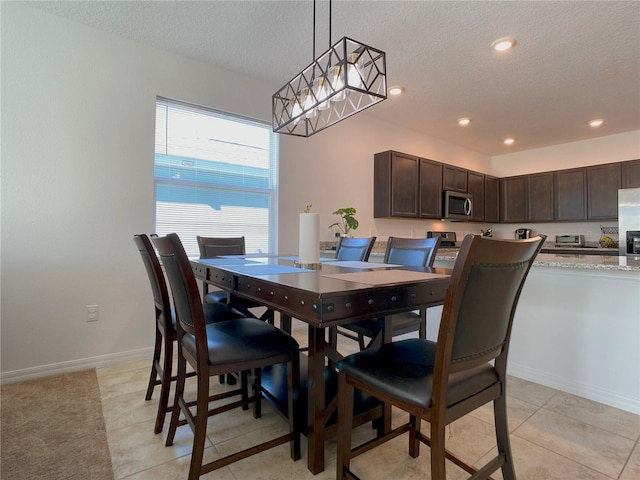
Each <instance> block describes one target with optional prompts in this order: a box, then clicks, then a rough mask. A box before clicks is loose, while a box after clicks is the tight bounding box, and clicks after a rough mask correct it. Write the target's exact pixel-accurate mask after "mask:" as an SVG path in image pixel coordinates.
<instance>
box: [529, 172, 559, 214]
mask: <svg viewBox="0 0 640 480" xmlns="http://www.w3.org/2000/svg"><path fill="white" fill-rule="evenodd" d="M527 219H528V221H530V222H553V219H554V188H553V172H543V173H533V174H529V175H527Z"/></svg>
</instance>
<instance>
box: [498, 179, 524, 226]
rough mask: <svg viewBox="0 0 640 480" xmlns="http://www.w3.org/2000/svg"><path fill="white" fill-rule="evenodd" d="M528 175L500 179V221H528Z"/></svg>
mask: <svg viewBox="0 0 640 480" xmlns="http://www.w3.org/2000/svg"><path fill="white" fill-rule="evenodd" d="M527 220H528V215H527V175H519V176H517V177H506V178H501V179H500V221H501V222H504V223H513V222H526V221H527Z"/></svg>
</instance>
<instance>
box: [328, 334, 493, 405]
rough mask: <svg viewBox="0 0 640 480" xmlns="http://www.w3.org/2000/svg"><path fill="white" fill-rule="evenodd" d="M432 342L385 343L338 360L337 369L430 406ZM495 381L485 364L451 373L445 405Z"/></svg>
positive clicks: (411, 402)
mask: <svg viewBox="0 0 640 480" xmlns="http://www.w3.org/2000/svg"><path fill="white" fill-rule="evenodd" d="M435 352H436V344H435V343H434V342H431V341H429V340H423V339H409V340H402V341H398V342H391V343H386V344H384V345H380V346H378V347H373V348H368V349H366V350H362V351H361V352H358V353H355V354H353V355H350V356H348V357H345V358H344V359H342V360H340V361H339V362H338V369H340V370H342V371H343V372H345V373H346V374H347V375H350V376H352V377H353V378H355V379H357V380H359V381H361V382H363V383H365V384H367V385H370V386H371V387H372V388H373V389H375V390H377V391H378V392H380V393H382V394H386V395H389V396H392V397H395V398H397V399H399V400H400V401H404V402H408V403H410V404H413V405H417V406H419V407H421V408H429V407H430V406H431V393H432V390H433V367H434V363H435ZM496 383H498V375H497V374H496V371H495V369H494V368H493V366H492V365H491V364H489V363H487V364H484V365H481V366H479V367H476V368H473V369H469V370H466V371H464V372H460V373H454V374H451V375H450V377H449V387H448V390H447V406H450V405H454V404H456V403H458V402H459V401H461V400H464V399H465V398H468V397H470V396H471V395H474V394H476V393H478V392H481V391H482V390H485V389H486V388H489V387H491V386H492V385H495V384H496Z"/></svg>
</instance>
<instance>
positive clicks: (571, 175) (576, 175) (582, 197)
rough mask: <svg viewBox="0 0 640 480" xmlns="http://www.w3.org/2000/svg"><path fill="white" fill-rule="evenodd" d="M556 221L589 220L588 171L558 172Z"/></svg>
mask: <svg viewBox="0 0 640 480" xmlns="http://www.w3.org/2000/svg"><path fill="white" fill-rule="evenodd" d="M555 173H556V182H555V183H556V190H555V195H556V216H555V218H556V220H558V221H573V220H586V219H587V169H586V168H584V167H583V168H572V169H568V170H559V171H556V172H555Z"/></svg>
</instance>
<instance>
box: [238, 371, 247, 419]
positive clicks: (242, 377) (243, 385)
mask: <svg viewBox="0 0 640 480" xmlns="http://www.w3.org/2000/svg"><path fill="white" fill-rule="evenodd" d="M240 385H241V390H242V393H241V396H242V410H249V372H248V371H247V370H243V371H242V372H240Z"/></svg>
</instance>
